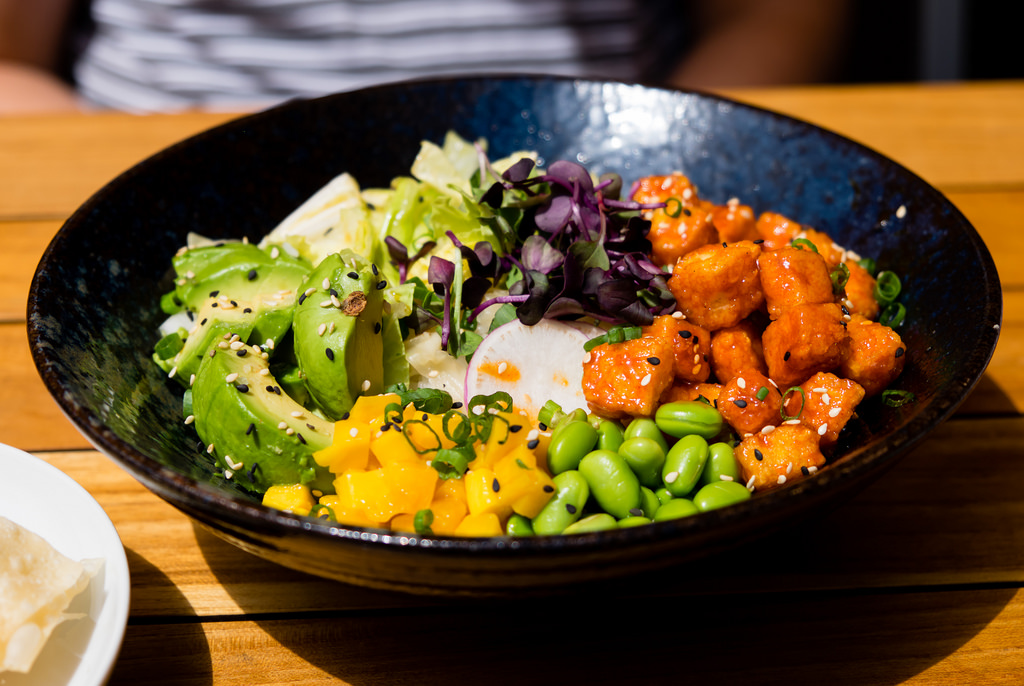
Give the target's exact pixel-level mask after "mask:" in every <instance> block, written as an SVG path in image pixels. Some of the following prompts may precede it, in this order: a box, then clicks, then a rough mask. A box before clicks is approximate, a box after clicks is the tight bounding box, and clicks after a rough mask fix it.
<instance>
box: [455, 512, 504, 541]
mask: <svg viewBox="0 0 1024 686" xmlns="http://www.w3.org/2000/svg"><path fill="white" fill-rule="evenodd" d="M453 533H454V534H455V535H456V536H501V535H502V534H503V533H504V531H502V528H501V520H500V519H498V515H496V514H494V513H493V512H481V513H479V514H468V515H466V517H465V519H463V520H462V521H461V522H460V523H459V525H458V526H457V527H456V528H455V531H454V532H453Z"/></svg>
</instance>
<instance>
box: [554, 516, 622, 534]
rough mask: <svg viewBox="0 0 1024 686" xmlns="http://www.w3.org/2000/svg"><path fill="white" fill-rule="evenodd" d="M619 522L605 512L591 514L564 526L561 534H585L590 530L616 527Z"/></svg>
mask: <svg viewBox="0 0 1024 686" xmlns="http://www.w3.org/2000/svg"><path fill="white" fill-rule="evenodd" d="M618 528H619V522H618V521H617V520H616V519H615V517H612V516H611V515H610V514H608V513H607V512H598V513H597V514H592V515H589V516H587V517H584V518H583V519H581V520H579V521H578V522H573V523H572V524H570V525H569V526H567V527H565V531H563V532H562V533H563V534H587V533H590V532H592V531H608V530H609V529H618Z"/></svg>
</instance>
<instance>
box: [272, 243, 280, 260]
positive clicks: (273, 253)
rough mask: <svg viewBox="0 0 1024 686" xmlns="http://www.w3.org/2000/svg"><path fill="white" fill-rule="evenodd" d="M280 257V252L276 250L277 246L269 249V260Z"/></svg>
mask: <svg viewBox="0 0 1024 686" xmlns="http://www.w3.org/2000/svg"><path fill="white" fill-rule="evenodd" d="M280 256H281V251H280V250H278V249H277V246H274V247H273V248H271V249H270V257H271V259H274V260H276V259H277V258H278V257H280Z"/></svg>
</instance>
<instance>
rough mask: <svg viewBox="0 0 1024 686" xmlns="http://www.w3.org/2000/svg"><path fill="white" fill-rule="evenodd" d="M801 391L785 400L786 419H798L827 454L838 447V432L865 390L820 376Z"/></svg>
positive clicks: (826, 373)
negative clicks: (812, 433) (815, 435)
mask: <svg viewBox="0 0 1024 686" xmlns="http://www.w3.org/2000/svg"><path fill="white" fill-rule="evenodd" d="M800 391H801V392H791V393H789V394H788V395H787V396H786V399H785V404H784V409H785V412H786V416H788V417H797V418H799V420H800V423H801V424H803V425H804V426H806V427H807V428H809V429H811V430H812V431H814V432H815V433H816V434H817V435H818V443H819V445H820V446H821V448H822V450H823V451H825V452H827V451H828V450H829V449H831V448H832V447H834V446H835V444H836V442H837V441H838V440H839V432H840V431H842V430H843V427H844V426H846V424H847V422H849V421H850V419H851V418H852V417H853V414H854V411H855V410H856V408H857V405H859V404H860V401H861V400H863V399H864V389H863V388H862V387H861V385H860V384H858V383H857V382H856V381H851V380H850V379H843V378H840V377H838V376H836V375H835V374H831V373H828V372H818V373H817V374H815V375H814V376H812V377H811V378H809V379H808V380H807V381H805V382H803V383H802V384H800Z"/></svg>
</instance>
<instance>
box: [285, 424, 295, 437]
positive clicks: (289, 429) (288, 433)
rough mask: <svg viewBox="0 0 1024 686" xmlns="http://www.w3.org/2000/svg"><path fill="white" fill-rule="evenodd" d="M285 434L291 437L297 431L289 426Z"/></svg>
mask: <svg viewBox="0 0 1024 686" xmlns="http://www.w3.org/2000/svg"><path fill="white" fill-rule="evenodd" d="M284 432H285V434H287V435H289V436H291V435H292V434H294V433H295V429H293V428H292V427H290V426H289V427H288V428H287V429H285V430H284Z"/></svg>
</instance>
